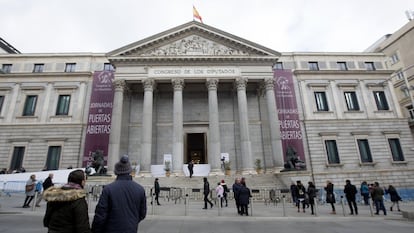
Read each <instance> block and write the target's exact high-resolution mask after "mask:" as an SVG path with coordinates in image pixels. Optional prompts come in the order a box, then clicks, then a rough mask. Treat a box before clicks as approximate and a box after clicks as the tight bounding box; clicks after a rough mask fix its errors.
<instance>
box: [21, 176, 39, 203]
mask: <svg viewBox="0 0 414 233" xmlns="http://www.w3.org/2000/svg"><path fill="white" fill-rule="evenodd" d="M35 184H36V175H34V174H32V175H31V176H30V179H29V180H28V181H27V182H26V187H25V192H26V198H25V199H24V204H23V208H29V207H30V205H29V204H30V202H31V201H32V200H33V198H34V195H35Z"/></svg>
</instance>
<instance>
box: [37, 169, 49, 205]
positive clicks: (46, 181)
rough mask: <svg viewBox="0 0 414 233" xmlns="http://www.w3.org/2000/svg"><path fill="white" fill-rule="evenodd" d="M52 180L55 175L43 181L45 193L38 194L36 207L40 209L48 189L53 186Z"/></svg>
mask: <svg viewBox="0 0 414 233" xmlns="http://www.w3.org/2000/svg"><path fill="white" fill-rule="evenodd" d="M52 179H53V173H50V174H49V176H48V177H47V178H46V179H45V180H44V181H43V183H42V188H43V192H40V193H38V196H37V200H36V207H40V202H41V201H42V199H43V193H44V192H45V191H46V189H48V188H50V187H51V186H53V182H52Z"/></svg>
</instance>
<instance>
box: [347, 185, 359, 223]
mask: <svg viewBox="0 0 414 233" xmlns="http://www.w3.org/2000/svg"><path fill="white" fill-rule="evenodd" d="M344 193H345V197H346V201H347V202H348V205H349V210H350V211H351V215H354V210H355V215H358V206H357V203H356V194H357V193H358V190H357V188H356V187H355V185H353V184H351V181H350V180H346V181H345V187H344Z"/></svg>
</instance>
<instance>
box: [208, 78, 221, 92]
mask: <svg viewBox="0 0 414 233" xmlns="http://www.w3.org/2000/svg"><path fill="white" fill-rule="evenodd" d="M218 83H219V80H218V79H217V78H208V79H207V80H206V86H207V89H208V90H212V91H214V90H217V86H218Z"/></svg>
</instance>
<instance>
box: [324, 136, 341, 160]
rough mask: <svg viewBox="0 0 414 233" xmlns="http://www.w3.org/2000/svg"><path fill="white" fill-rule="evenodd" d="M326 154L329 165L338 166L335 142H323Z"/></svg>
mask: <svg viewBox="0 0 414 233" xmlns="http://www.w3.org/2000/svg"><path fill="white" fill-rule="evenodd" d="M325 147H326V153H327V156H328V163H329V164H339V163H340V161H339V154H338V148H337V146H336V140H325Z"/></svg>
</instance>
